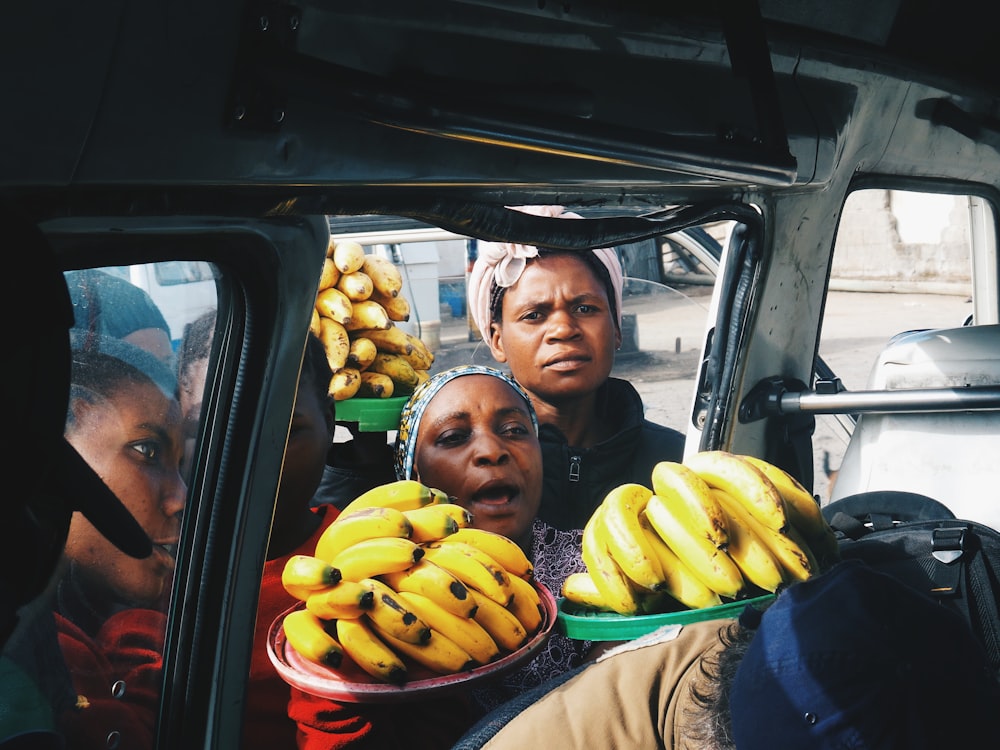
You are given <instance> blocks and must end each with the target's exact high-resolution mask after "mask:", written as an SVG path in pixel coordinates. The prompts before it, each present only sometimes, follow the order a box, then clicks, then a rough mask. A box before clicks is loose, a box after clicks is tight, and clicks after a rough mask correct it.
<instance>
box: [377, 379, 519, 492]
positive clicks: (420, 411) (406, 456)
mask: <svg viewBox="0 0 1000 750" xmlns="http://www.w3.org/2000/svg"><path fill="white" fill-rule="evenodd" d="M463 375H489V376H490V377H494V378H498V379H500V380H502V381H503V382H505V383H506V384H507V385H509V386H510V387H511V388H513V389H514V390H515V391H516V392H517V394H518V395H519V396H521V398H523V399H524V401H525V403H526V404H527V405H528V415H529V416H530V417H531V424H532V425H533V426H534V428H535V434H536V435H537V434H538V417H537V416H536V415H535V407H534V406H532V405H531V398H530V397H529V396H528V392H527V391H525V390H524V388H522V387H521V386H520V385H519V384H518V382H517V381H516V380H514V379H513V378H512V377H510V375H507V374H506V373H504V372H501V371H500V370H498V369H496V368H495V367H486V366H485V365H459V366H458V367H452V368H451V369H450V370H444V371H443V372H439V373H438V374H437V375H434V376H433V377H431V379H430V380H426V381H424V382H423V383H421V384H420V385H419V386H417V388H416V390H414V391H413V393H412V394H411V395H410V397H409V398H408V399H407V400H406V403H405V404H403V410H402V411H401V412H400V415H399V432H398V433H397V435H396V455H395V457H394V460H393V463H394V465H395V467H396V478H397V479H412V478H413V471H414V466H413V463H414V457H415V455H416V452H417V434H418V433H419V432H420V420H421V419H422V418H423V416H424V412H425V411H426V410H427V406H428V404H430V402H431V399H433V398H434V396H435V395H437V392H438V391H440V390H441V389H442V388H444V387H445V386H446V385H447V384H448V383H450V382H451V381H452V380H454V379H455V378H460V377H462V376H463Z"/></svg>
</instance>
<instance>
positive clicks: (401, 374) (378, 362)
mask: <svg viewBox="0 0 1000 750" xmlns="http://www.w3.org/2000/svg"><path fill="white" fill-rule="evenodd" d="M368 372H381V373H382V374H384V375H388V376H389V377H390V378H392V382H393V383H395V386H396V391H397V393H412V392H413V389H414V388H416V387H417V382H418V381H417V373H416V371H414V369H413V366H412V365H411V364H410V363H409V362H407V361H406V360H405V359H404V358H403V357H401V356H400V355H398V354H389V353H388V352H379V353H378V354H376V355H375V359H374V360H372V363H371V364H370V365H368Z"/></svg>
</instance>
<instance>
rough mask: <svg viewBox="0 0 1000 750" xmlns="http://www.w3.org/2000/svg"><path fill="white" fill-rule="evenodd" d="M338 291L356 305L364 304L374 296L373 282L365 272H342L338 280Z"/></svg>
mask: <svg viewBox="0 0 1000 750" xmlns="http://www.w3.org/2000/svg"><path fill="white" fill-rule="evenodd" d="M335 288H336V289H339V290H340V291H342V292H343V293H344V294H346V295H347V298H348V299H349V300H350V301H351V302H352V303H354V304H357V303H358V302H364V301H365V300H367V299H368V298H369V297H371V296H372V289H373V288H374V287H373V285H372V280H371V278H370V277H369V276H368V274H366V273H365V272H364V271H351V272H350V273H344V272H343V271H341V273H340V278H339V279H338V280H337V286H336V287H335Z"/></svg>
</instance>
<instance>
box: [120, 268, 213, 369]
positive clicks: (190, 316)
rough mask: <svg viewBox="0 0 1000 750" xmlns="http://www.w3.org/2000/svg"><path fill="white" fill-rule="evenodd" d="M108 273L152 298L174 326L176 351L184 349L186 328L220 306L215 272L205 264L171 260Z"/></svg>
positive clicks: (171, 337)
mask: <svg viewBox="0 0 1000 750" xmlns="http://www.w3.org/2000/svg"><path fill="white" fill-rule="evenodd" d="M105 270H107V271H109V272H112V273H116V274H118V275H119V276H121V277H122V278H124V279H127V280H128V281H130V282H131V283H133V284H135V285H136V286H137V287H139V288H140V289H142V290H144V291H145V292H146V293H147V294H148V295H149V296H150V297H151V298H152V300H153V302H154V303H156V306H157V307H158V308H160V312H162V313H163V317H164V318H165V319H166V321H167V325H169V326H170V342H171V344H172V345H173V348H174V351H177V347H178V346H180V342H181V337H182V336H183V335H184V327H185V326H186V325H187V324H188V323H190V322H191V321H192V320H194V319H195V318H197V317H199V316H200V315H201V314H202V313H204V312H206V311H208V310H211V309H213V308H215V306H216V304H217V299H218V296H217V295H218V292H217V289H216V284H215V269H214V268H213V266H212V264H211V263H207V262H205V261H201V260H170V261H161V262H159V263H141V264H138V265H133V266H113V267H110V268H106V269H105Z"/></svg>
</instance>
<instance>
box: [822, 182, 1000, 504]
mask: <svg viewBox="0 0 1000 750" xmlns="http://www.w3.org/2000/svg"><path fill="white" fill-rule="evenodd" d="M984 227H985V228H986V229H985V234H984V229H983V228H984ZM990 235H995V221H994V219H993V213H992V211H991V210H990V209H989V207H988V206H987V205H986V204H985V202H984V201H982V200H981V199H979V198H975V197H972V196H968V195H953V194H941V193H919V192H913V191H899V190H881V189H878V190H875V189H865V190H859V191H856V192H854V193H852V194H851V195H850V196H849V197H848V200H847V202H846V204H845V206H844V211H843V214H842V218H841V221H840V227H839V229H838V233H837V242H836V247H835V249H834V253H833V261H832V267H831V273H830V282H829V291H828V294H827V300H826V307H825V310H824V314H823V324H822V331H821V334H820V342H819V356H820V358H821V359H822V361H823V362H824V363H825V365H826V366H827V367H828V368H829V369H830V370H832V372H833V374H834V375H835V376H836V377H837V378H839V379H840V381H841V383H842V385H843V387H844V388H846V389H847V390H849V391H858V390H866V389H868V388H870V387H872V386H871V383H872V382H873V381H872V378H873V377H874V376H875V375H876V373H875V372H874V371H873V367H874V366H875V365H876V362H877V361H878V359H879V355H880V353H881V352H882V351H883V350H884V349H885V347H886V346H887V344H889V342H890V341H891V340H892V339H893V337H895V336H897V335H898V334H901V333H903V332H906V331H915V330H922V329H941V328H945V329H948V328H957V327H962V326H964V325H982V324H987V323H996V322H997V318H996V310H995V302H993V303H991V302H990V300H995V299H996V282H997V279H996V274H995V272H994V273H993V274H992V275H989V274H987V273H983V272H977V268H982V267H983V263H982V262H981V261H978V260H977V259H978V258H985V256H986V253H985V252H984V246H986V245H989V246H991V247H994V248H995V238H993V239H989V236H990ZM991 307H992V308H993V309H992V310H991V309H990V308H991ZM853 428H854V421H853V419H851V418H850V417H848V416H847V415H836V416H824V415H821V416H818V417H817V428H816V433H815V436H814V441H813V447H814V455H815V459H816V467H815V478H816V480H815V487H814V491H815V492H816V493H817V494H818V495H819V496H820V499H821V502H824V503H825V502H827V501H828V500H829V499H830V498H831V494H832V492H833V482H835V480H836V477H837V471H838V469H839V468H840V466H841V460H842V457H843V455H844V451H845V450H846V447H847V443H848V441H849V439H850V436H851V433H852V431H853Z"/></svg>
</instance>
